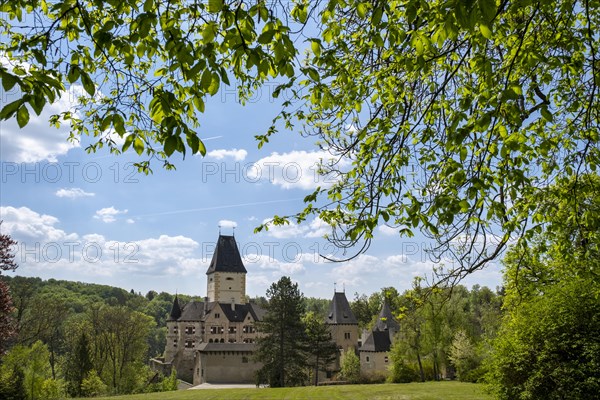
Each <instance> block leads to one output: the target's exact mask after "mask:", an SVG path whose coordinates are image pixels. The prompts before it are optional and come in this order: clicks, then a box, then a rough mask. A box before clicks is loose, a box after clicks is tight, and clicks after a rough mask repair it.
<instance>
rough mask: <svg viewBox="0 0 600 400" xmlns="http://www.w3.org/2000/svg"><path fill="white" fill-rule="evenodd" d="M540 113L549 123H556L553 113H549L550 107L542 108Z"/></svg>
mask: <svg viewBox="0 0 600 400" xmlns="http://www.w3.org/2000/svg"><path fill="white" fill-rule="evenodd" d="M540 112H541V113H542V117H544V119H545V120H547V121H548V122H552V121H554V117H553V116H552V113H551V112H550V111H548V107H542V109H541V110H540Z"/></svg>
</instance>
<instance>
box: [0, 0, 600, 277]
mask: <svg viewBox="0 0 600 400" xmlns="http://www.w3.org/2000/svg"><path fill="white" fill-rule="evenodd" d="M0 11H2V12H4V13H6V15H7V16H8V18H6V19H4V20H3V21H1V22H0V29H1V30H2V35H3V36H5V37H6V38H7V40H5V41H3V43H2V44H1V45H0V52H1V54H2V55H3V61H2V63H1V65H0V75H1V78H2V85H3V87H4V89H5V90H11V89H13V88H15V87H16V88H18V90H19V92H20V93H21V96H20V97H19V98H18V99H17V100H15V101H14V102H12V103H9V104H7V105H6V106H4V108H3V109H2V110H1V111H0V119H7V118H16V120H17V122H18V123H19V125H20V126H24V125H26V124H27V122H28V120H29V116H30V110H33V111H34V112H36V113H38V114H39V113H40V112H41V110H42V109H43V108H44V106H45V105H47V104H48V103H50V102H52V101H54V100H55V99H56V98H57V96H59V95H60V93H61V92H62V91H64V90H66V86H67V85H69V84H78V85H81V87H82V88H83V89H82V90H81V92H82V94H85V95H84V96H82V97H81V98H80V100H79V104H78V105H77V106H76V107H75V108H76V110H72V111H68V112H65V113H63V114H62V115H61V116H60V117H56V118H54V119H53V122H54V123H59V122H60V121H66V122H70V124H71V131H72V136H71V139H74V140H76V139H77V136H78V135H80V134H90V135H93V136H94V137H95V138H96V142H95V143H94V144H92V145H91V146H90V150H95V149H97V148H99V147H102V146H105V145H106V146H108V147H110V148H111V150H112V151H114V152H117V153H118V152H121V151H126V150H127V149H128V148H130V147H133V148H134V149H135V151H136V152H138V154H145V155H146V156H147V158H148V160H146V161H143V162H140V163H139V164H138V167H139V168H140V170H142V171H145V172H148V171H149V170H150V165H151V164H150V160H151V159H153V158H154V159H157V160H158V161H159V162H162V163H164V165H165V166H166V167H168V168H170V167H172V166H173V164H172V163H171V162H170V161H169V156H171V155H172V154H174V153H175V152H181V153H186V152H189V151H191V152H192V153H202V154H204V152H205V151H206V149H205V146H204V144H203V143H202V141H201V140H200V139H199V134H200V132H201V130H198V127H199V126H200V123H201V116H200V114H201V113H202V112H204V107H205V102H206V100H207V98H208V97H209V96H211V95H214V94H215V93H216V92H217V90H218V89H219V87H220V86H221V85H229V84H235V85H236V86H237V87H238V88H239V91H240V94H241V95H242V96H241V97H242V99H244V98H247V96H249V95H251V93H252V91H253V90H255V89H257V88H260V85H261V84H264V83H265V82H266V81H267V80H269V79H274V78H277V79H278V80H280V82H281V85H280V86H279V87H278V88H277V89H276V90H275V91H273V96H275V97H277V96H278V95H279V94H280V93H281V91H282V90H288V92H289V93H291V94H290V95H289V96H290V98H289V99H287V100H286V101H285V102H284V106H283V109H282V111H281V113H280V114H279V115H277V116H275V118H274V121H273V125H272V126H270V127H266V129H265V132H262V133H258V134H257V135H256V137H257V139H258V145H259V146H261V145H262V144H264V143H265V142H267V141H268V140H269V138H270V137H271V135H273V134H275V133H276V132H277V131H278V130H280V129H298V130H300V131H301V132H302V133H303V134H305V135H310V136H313V137H314V138H315V140H316V141H317V142H318V144H319V145H320V146H321V148H323V149H325V150H326V151H329V152H330V153H331V155H332V157H333V159H334V160H335V161H334V162H325V161H324V162H323V165H322V168H321V171H320V173H322V174H324V175H326V176H332V174H333V176H336V182H335V183H334V184H333V185H332V186H329V187H325V186H324V187H320V188H318V189H317V190H316V191H315V192H314V193H312V194H310V195H308V196H307V197H306V198H305V208H304V210H301V211H299V212H298V213H297V214H295V215H290V216H287V217H279V216H276V217H274V219H273V222H274V223H285V222H286V221H288V218H294V219H295V220H296V221H298V222H301V221H303V220H305V219H306V218H308V217H309V216H313V215H315V216H319V217H320V218H321V219H322V220H324V221H325V222H327V223H329V224H330V225H331V226H332V228H333V231H332V234H331V235H330V239H331V240H333V241H334V242H335V243H336V244H337V245H339V246H341V247H346V248H349V247H354V246H358V248H359V251H361V250H364V249H365V248H366V247H367V246H368V245H369V243H370V240H371V239H372V237H373V231H374V229H375V228H376V227H377V226H378V225H379V224H388V225H390V226H392V227H394V228H396V229H397V230H398V232H399V234H400V235H408V236H410V235H412V234H413V232H414V230H417V229H418V230H420V231H421V232H423V233H424V234H425V235H426V236H429V237H431V238H432V239H433V240H434V242H435V243H436V244H435V245H434V246H433V248H432V249H431V254H432V257H433V259H434V260H436V261H443V260H445V259H451V260H452V261H453V262H452V263H448V264H449V266H446V268H445V269H444V270H443V271H440V272H441V274H442V276H443V277H446V278H450V279H453V278H460V277H463V276H464V275H465V274H468V273H470V272H472V271H474V270H476V269H478V268H481V267H482V266H484V265H485V263H486V262H488V261H490V260H491V259H494V258H496V257H497V256H498V255H499V254H500V253H501V251H502V250H503V249H504V248H505V246H506V245H507V243H508V242H509V241H510V240H511V239H512V238H514V237H519V238H521V237H523V238H528V237H530V236H531V235H532V234H533V233H534V232H535V229H537V228H536V226H537V225H538V224H539V223H540V220H541V218H542V216H543V210H542V209H541V208H540V202H539V197H538V195H539V191H540V189H541V188H543V187H546V186H548V183H550V182H560V181H566V180H568V179H571V178H572V177H573V176H579V175H581V174H583V173H590V172H594V171H595V170H596V168H597V160H598V159H600V152H599V140H600V135H599V130H598V122H599V116H600V105H599V100H598V99H599V94H598V86H599V85H600V73H599V71H598V69H599V68H600V67H599V65H600V64H599V63H600V61H599V54H598V50H597V49H598V48H600V43H599V42H600V37H599V36H598V35H597V32H598V26H599V22H600V6H599V4H598V1H597V0H585V1H566V0H559V1H553V2H540V1H537V2H535V1H531V0H519V1H507V0H473V1H439V0H435V1H422V0H407V1H382V0H376V1H370V2H365V1H361V0H321V1H309V0H299V1H296V2H293V3H292V5H291V6H290V7H289V8H287V7H286V6H285V5H284V4H283V3H280V2H267V1H261V0H258V1H241V0H210V1H208V2H205V1H201V0H190V1H184V0H145V1H141V0H119V1H114V0H86V1H79V0H54V1H46V0H34V1H29V0H27V1H25V0H17V1H9V2H3V3H2V6H1V8H0ZM305 46H306V47H307V49H306V51H305V52H304V53H302V50H303V49H304V47H305ZM302 54H303V55H302ZM94 82H97V84H95V83H94ZM111 133H116V134H117V135H118V136H120V137H122V138H124V139H125V141H124V144H123V145H122V146H117V144H116V142H115V141H114V136H112V135H111ZM264 227H265V226H264V225H263V226H261V227H259V228H258V229H260V228H264Z"/></svg>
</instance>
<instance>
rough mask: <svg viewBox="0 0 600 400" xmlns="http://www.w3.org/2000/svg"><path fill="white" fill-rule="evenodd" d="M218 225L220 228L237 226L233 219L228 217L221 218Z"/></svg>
mask: <svg viewBox="0 0 600 400" xmlns="http://www.w3.org/2000/svg"><path fill="white" fill-rule="evenodd" d="M219 226H220V227H221V228H237V226H238V224H237V222H235V221H230V220H228V219H222V220H220V221H219Z"/></svg>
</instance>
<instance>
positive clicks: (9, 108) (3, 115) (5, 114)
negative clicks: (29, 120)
mask: <svg viewBox="0 0 600 400" xmlns="http://www.w3.org/2000/svg"><path fill="white" fill-rule="evenodd" d="M23 101H24V100H23V99H19V100H15V101H13V102H12V103H8V104H7V105H5V106H4V107H2V111H0V120H2V119H8V118H10V117H12V116H13V114H14V113H15V112H17V110H18V109H19V107H20V106H21V104H23Z"/></svg>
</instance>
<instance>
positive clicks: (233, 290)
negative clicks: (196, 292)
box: [151, 235, 397, 385]
mask: <svg viewBox="0 0 600 400" xmlns="http://www.w3.org/2000/svg"><path fill="white" fill-rule="evenodd" d="M246 274H247V270H246V268H245V267H244V263H243V262H242V258H241V256H240V252H239V249H238V247H237V244H236V241H235V237H234V236H224V235H219V239H218V241H217V246H216V249H215V252H214V254H213V257H212V260H211V262H210V265H209V268H208V270H207V271H206V275H207V290H206V293H207V296H206V297H205V298H204V301H202V302H201V301H191V302H189V303H187V304H183V305H181V304H180V302H179V299H178V297H177V296H175V299H174V301H173V305H172V308H171V312H170V315H169V318H168V320H167V338H166V339H167V340H166V346H165V352H164V357H163V358H156V359H152V360H151V362H152V366H153V367H154V369H155V370H159V371H161V372H163V374H165V375H166V374H169V373H170V370H171V368H175V369H176V371H177V377H178V378H179V379H181V380H183V381H186V382H189V383H193V384H194V385H199V384H202V383H254V382H255V373H256V371H258V370H259V369H260V367H261V365H260V364H259V363H257V362H255V361H254V360H253V357H252V356H253V353H254V349H255V346H256V344H255V341H256V339H257V336H258V335H260V333H259V332H257V329H256V323H257V322H259V321H261V320H262V318H263V316H264V314H265V310H264V309H262V308H261V307H259V306H258V305H257V304H254V303H252V302H248V301H247V300H246ZM325 322H326V323H327V324H328V326H329V327H330V331H331V339H332V340H333V341H334V342H335V343H336V345H337V346H338V349H339V351H340V354H342V353H343V352H345V351H355V352H359V353H360V360H361V371H363V372H372V371H378V370H383V371H385V370H387V363H388V357H387V352H388V351H389V348H390V344H391V337H392V335H393V334H394V333H395V332H397V322H395V321H394V320H393V317H392V314H391V312H390V310H389V307H387V304H384V307H383V309H382V311H381V314H380V317H379V318H378V322H377V325H376V326H375V328H374V330H373V332H371V333H370V334H368V333H366V332H365V333H363V336H364V337H365V340H364V344H363V345H362V346H361V341H360V340H359V329H358V321H357V320H356V317H355V316H354V314H353V313H352V310H351V308H350V304H349V303H348V300H347V298H346V295H345V293H343V292H336V293H334V296H333V300H332V302H331V305H330V308H329V313H328V314H327V316H326V321H325ZM335 370H339V357H338V359H337V361H336V363H335V365H332V371H331V372H334V371H335ZM330 376H331V374H330V373H328V374H327V377H328V378H329V377H330Z"/></svg>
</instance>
